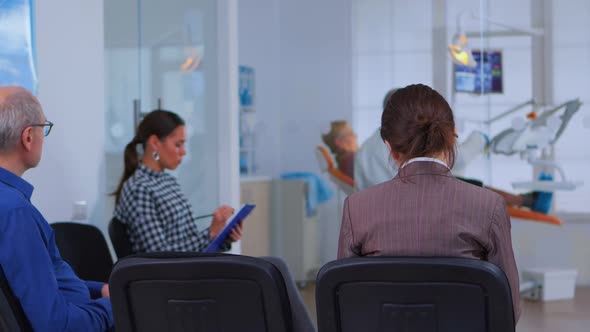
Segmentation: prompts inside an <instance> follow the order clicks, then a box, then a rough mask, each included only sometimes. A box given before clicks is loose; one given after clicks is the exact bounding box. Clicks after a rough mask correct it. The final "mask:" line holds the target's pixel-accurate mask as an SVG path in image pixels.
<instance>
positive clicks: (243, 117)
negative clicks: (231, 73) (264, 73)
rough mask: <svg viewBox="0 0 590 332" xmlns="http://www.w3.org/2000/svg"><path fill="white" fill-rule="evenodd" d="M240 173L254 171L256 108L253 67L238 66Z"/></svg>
mask: <svg viewBox="0 0 590 332" xmlns="http://www.w3.org/2000/svg"><path fill="white" fill-rule="evenodd" d="M239 72H240V81H239V85H238V86H239V95H240V174H243V175H246V174H253V173H254V168H255V165H254V150H255V146H256V133H255V127H256V109H255V108H254V102H255V93H256V89H255V81H254V68H252V67H248V66H240V68H239Z"/></svg>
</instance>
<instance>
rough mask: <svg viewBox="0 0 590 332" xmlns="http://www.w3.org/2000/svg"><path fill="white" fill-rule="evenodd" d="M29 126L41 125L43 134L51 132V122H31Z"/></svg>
mask: <svg viewBox="0 0 590 332" xmlns="http://www.w3.org/2000/svg"><path fill="white" fill-rule="evenodd" d="M31 127H43V136H47V135H49V133H50V132H51V128H53V122H51V121H45V123H40V124H32V125H31Z"/></svg>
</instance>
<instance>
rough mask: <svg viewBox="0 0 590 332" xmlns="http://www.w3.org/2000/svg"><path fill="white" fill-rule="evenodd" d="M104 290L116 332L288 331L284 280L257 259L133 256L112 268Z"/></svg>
mask: <svg viewBox="0 0 590 332" xmlns="http://www.w3.org/2000/svg"><path fill="white" fill-rule="evenodd" d="M109 285H110V292H111V302H112V305H113V314H114V316H115V326H116V328H117V331H127V332H132V331H142V332H152V331H158V332H159V331H169V332H180V331H183V332H184V331H256V332H264V331H269V332H275V331H291V326H292V325H291V324H292V321H291V312H290V306H289V300H288V296H287V290H286V288H285V283H284V281H283V277H282V276H281V273H280V271H279V270H278V269H277V268H276V267H274V265H273V264H271V263H269V262H267V261H264V260H262V259H258V258H254V257H247V256H235V255H226V254H199V253H159V254H142V255H134V256H130V257H127V258H124V259H122V260H119V261H118V262H117V264H115V267H114V269H113V273H112V274H111V279H110V283H109Z"/></svg>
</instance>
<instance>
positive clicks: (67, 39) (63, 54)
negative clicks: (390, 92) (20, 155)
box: [25, 0, 106, 224]
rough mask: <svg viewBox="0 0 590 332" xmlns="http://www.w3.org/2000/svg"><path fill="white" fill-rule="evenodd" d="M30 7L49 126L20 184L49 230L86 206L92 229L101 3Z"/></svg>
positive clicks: (99, 181)
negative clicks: (28, 187) (36, 160)
mask: <svg viewBox="0 0 590 332" xmlns="http://www.w3.org/2000/svg"><path fill="white" fill-rule="evenodd" d="M34 3H35V18H36V24H35V33H36V39H37V61H38V62H37V69H38V74H39V95H38V97H39V100H40V101H41V104H42V105H43V108H44V110H45V114H46V116H47V119H49V120H50V121H52V122H53V123H55V126H54V127H53V130H52V131H51V134H50V135H49V136H48V137H47V139H46V140H45V146H44V151H43V157H42V160H41V163H40V164H39V166H38V167H37V168H36V169H33V170H30V171H29V172H27V173H26V174H25V178H26V179H27V181H30V182H31V183H32V184H33V185H34V186H35V192H34V194H33V203H34V204H35V205H36V206H37V208H38V209H39V210H40V211H41V213H42V214H43V215H44V216H45V217H46V218H47V220H48V221H49V222H53V221H64V220H71V217H72V203H73V202H74V201H78V200H85V201H87V202H88V208H89V214H90V216H91V221H92V222H93V223H96V224H103V223H105V222H106V221H104V218H103V216H102V209H101V208H100V207H99V205H100V204H101V203H100V202H101V200H103V199H104V197H105V189H104V185H103V184H104V182H105V181H104V180H105V179H104V174H105V173H104V158H103V156H104V148H103V144H104V131H105V130H104V127H105V122H104V63H103V62H104V59H103V54H104V47H103V1H102V0H87V1H77V0H56V1H34Z"/></svg>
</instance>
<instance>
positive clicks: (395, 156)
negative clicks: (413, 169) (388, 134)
mask: <svg viewBox="0 0 590 332" xmlns="http://www.w3.org/2000/svg"><path fill="white" fill-rule="evenodd" d="M383 142H384V143H385V145H387V150H389V155H390V156H391V158H393V161H395V163H396V164H397V166H398V167H399V160H400V158H401V154H400V153H399V152H397V151H393V150H392V149H391V145H390V144H389V142H388V141H383Z"/></svg>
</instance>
